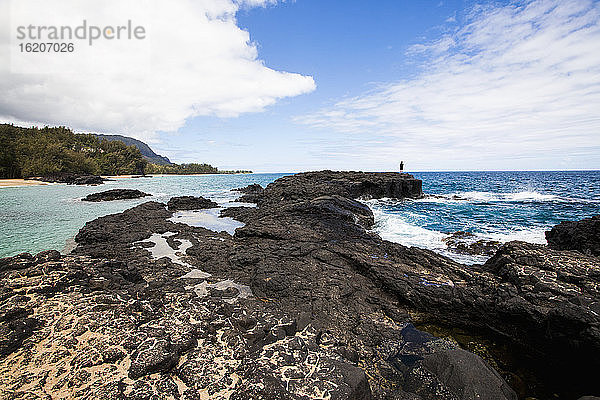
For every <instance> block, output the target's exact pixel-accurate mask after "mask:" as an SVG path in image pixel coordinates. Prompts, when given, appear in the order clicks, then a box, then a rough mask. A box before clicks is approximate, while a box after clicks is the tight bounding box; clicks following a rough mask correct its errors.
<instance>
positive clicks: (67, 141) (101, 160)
mask: <svg viewBox="0 0 600 400" xmlns="http://www.w3.org/2000/svg"><path fill="white" fill-rule="evenodd" d="M242 172H251V171H219V170H218V169H217V168H216V167H213V166H211V165H209V164H197V163H193V164H170V165H158V164H154V163H150V162H148V160H146V158H144V156H143V155H142V153H141V152H140V150H139V148H138V147H136V146H135V145H131V146H128V145H127V144H125V143H123V142H122V141H120V140H106V139H102V138H99V137H97V136H95V135H92V134H76V133H74V132H73V131H72V130H70V129H69V128H66V127H64V126H61V127H52V128H51V127H44V128H41V129H40V128H36V127H32V128H22V127H18V126H14V125H12V124H0V178H9V179H15V178H30V177H38V176H48V175H53V174H60V173H73V174H92V175H131V174H138V175H143V174H185V175H187V174H215V173H221V174H223V173H242Z"/></svg>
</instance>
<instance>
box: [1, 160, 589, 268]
mask: <svg viewBox="0 0 600 400" xmlns="http://www.w3.org/2000/svg"><path fill="white" fill-rule="evenodd" d="M284 175H288V174H243V175H201V176H156V177H152V178H119V179H115V180H114V181H110V182H107V183H106V184H104V185H101V186H95V187H94V186H67V185H61V184H56V185H48V186H29V187H12V188H11V187H8V188H7V187H5V188H0V204H1V205H2V206H1V207H0V232H2V235H1V236H0V257H7V256H12V255H15V254H18V253H20V252H23V251H28V252H31V253H36V252H38V251H41V250H46V249H57V250H61V251H63V250H65V249H68V247H69V246H70V245H71V244H72V238H73V237H74V236H75V235H76V234H77V232H78V231H79V229H80V228H81V227H82V226H83V225H84V224H85V223H86V222H87V221H90V220H92V219H94V218H97V217H99V216H103V215H107V214H112V213H117V212H121V211H124V210H126V209H128V208H130V207H133V206H135V205H137V204H141V203H143V202H146V201H149V200H155V201H161V202H166V201H168V199H169V198H171V197H173V196H183V195H195V196H198V195H201V196H204V197H208V198H211V199H212V200H214V201H216V202H218V203H219V204H222V205H224V206H227V205H231V202H232V201H233V200H234V199H235V198H236V197H237V196H238V195H239V193H236V192H231V189H233V188H238V187H243V186H246V185H249V184H251V183H258V184H260V185H262V186H266V185H267V184H268V183H270V182H272V181H274V180H275V179H277V178H279V177H281V176H284ZM413 175H414V176H415V177H417V178H419V179H422V180H423V191H424V193H425V194H426V197H425V198H424V199H419V200H402V201H398V200H392V199H378V200H368V201H366V203H367V204H368V205H369V206H370V207H371V209H372V210H373V212H374V214H375V220H376V225H375V228H374V230H375V231H376V232H377V233H379V234H380V235H381V236H382V237H383V238H384V239H387V240H390V241H393V242H398V243H401V244H404V245H407V246H417V247H422V248H427V249H431V250H434V251H437V252H439V253H441V254H444V255H447V256H449V257H451V258H453V259H455V260H457V261H459V262H464V263H468V264H472V263H481V262H485V260H486V259H487V257H485V256H472V255H462V254H456V253H453V252H452V251H450V250H448V249H447V247H446V244H445V243H444V241H443V239H444V238H446V237H448V235H449V234H451V233H453V232H456V231H467V232H471V233H473V234H475V235H476V237H477V239H479V238H481V239H489V240H497V241H500V242H507V241H511V240H523V241H527V242H532V243H545V239H544V232H545V231H546V230H548V229H549V228H551V227H552V226H554V225H556V224H558V223H559V222H561V221H566V220H578V219H582V218H586V217H590V216H592V215H596V214H600V171H552V172H525V171H519V172H415V173H413ZM115 188H131V189H139V190H141V191H144V192H146V193H150V194H152V195H153V197H146V198H143V199H136V200H120V201H113V202H101V203H87V202H83V201H81V200H80V199H81V198H82V197H84V196H85V195H87V194H90V193H94V192H100V191H104V190H108V189H115Z"/></svg>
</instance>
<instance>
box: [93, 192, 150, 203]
mask: <svg viewBox="0 0 600 400" xmlns="http://www.w3.org/2000/svg"><path fill="white" fill-rule="evenodd" d="M146 196H152V195H151V194H148V193H144V192H142V191H140V190H137V189H111V190H106V191H104V192H98V193H92V194H88V195H87V196H85V197H84V198H83V199H82V200H83V201H93V202H99V201H113V200H125V199H139V198H140V197H146Z"/></svg>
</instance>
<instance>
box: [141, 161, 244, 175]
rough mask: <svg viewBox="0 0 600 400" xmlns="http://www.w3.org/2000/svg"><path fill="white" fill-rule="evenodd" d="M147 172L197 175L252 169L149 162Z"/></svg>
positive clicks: (240, 171)
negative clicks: (220, 168)
mask: <svg viewBox="0 0 600 400" xmlns="http://www.w3.org/2000/svg"><path fill="white" fill-rule="evenodd" d="M146 173H147V174H175V175H195V174H247V173H252V171H247V170H231V171H220V170H219V169H218V168H216V167H213V166H212V165H210V164H198V163H190V164H170V165H159V164H154V163H148V165H147V167H146Z"/></svg>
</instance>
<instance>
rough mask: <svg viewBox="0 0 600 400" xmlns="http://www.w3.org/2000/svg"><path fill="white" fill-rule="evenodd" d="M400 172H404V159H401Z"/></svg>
mask: <svg viewBox="0 0 600 400" xmlns="http://www.w3.org/2000/svg"><path fill="white" fill-rule="evenodd" d="M400 172H404V161H400Z"/></svg>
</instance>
